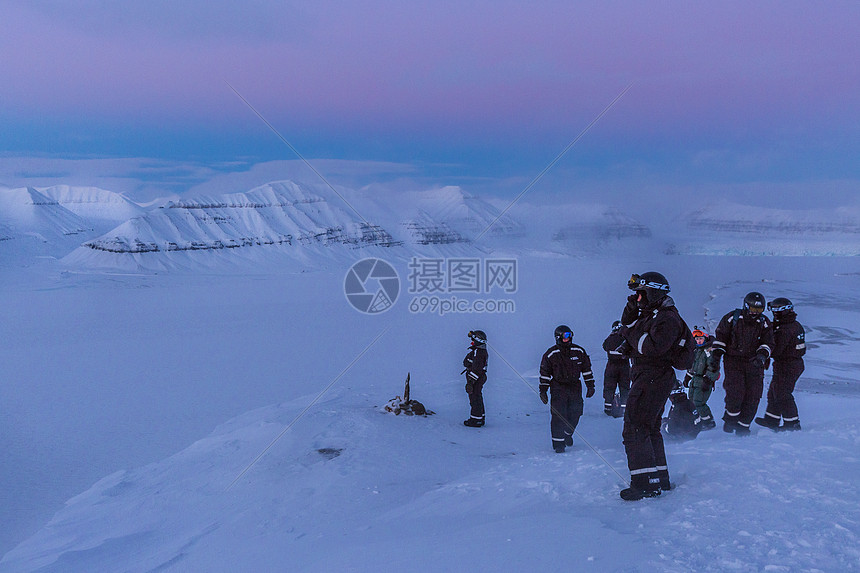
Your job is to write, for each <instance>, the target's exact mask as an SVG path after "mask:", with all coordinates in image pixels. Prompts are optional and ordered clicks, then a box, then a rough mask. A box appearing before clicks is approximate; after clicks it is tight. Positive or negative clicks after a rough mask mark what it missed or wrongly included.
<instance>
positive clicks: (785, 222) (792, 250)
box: [668, 202, 860, 256]
mask: <svg viewBox="0 0 860 573" xmlns="http://www.w3.org/2000/svg"><path fill="white" fill-rule="evenodd" d="M675 228H679V229H683V230H684V233H683V235H679V234H677V233H676V234H675V236H674V237H672V236H671V235H670V246H669V248H668V252H669V253H675V254H695V255H706V254H726V255H781V256H832V255H840V256H855V255H860V209H857V208H850V207H840V208H837V209H833V210H804V211H791V210H787V209H770V208H763V207H750V206H748V205H739V204H735V203H727V202H726V203H719V204H717V205H712V206H708V207H705V208H704V209H699V210H697V211H694V212H691V213H689V214H687V215H686V216H684V217H683V218H682V220H681V221H680V222H679V224H678V225H676V226H675Z"/></svg>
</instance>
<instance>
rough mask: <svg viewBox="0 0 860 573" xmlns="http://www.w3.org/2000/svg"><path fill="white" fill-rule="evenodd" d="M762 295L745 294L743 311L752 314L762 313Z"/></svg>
mask: <svg viewBox="0 0 860 573" xmlns="http://www.w3.org/2000/svg"><path fill="white" fill-rule="evenodd" d="M764 302H765V301H764V295H763V294H761V293H760V292H751V293H747V295H746V296H745V297H744V310H745V311H747V312H750V313H752V314H761V313H763V312H764Z"/></svg>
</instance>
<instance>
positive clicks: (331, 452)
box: [317, 448, 343, 460]
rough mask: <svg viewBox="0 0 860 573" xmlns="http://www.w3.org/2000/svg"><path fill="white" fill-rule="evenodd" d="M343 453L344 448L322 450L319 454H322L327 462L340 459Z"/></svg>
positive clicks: (319, 450)
mask: <svg viewBox="0 0 860 573" xmlns="http://www.w3.org/2000/svg"><path fill="white" fill-rule="evenodd" d="M342 451H343V448H320V449H318V450H317V453H319V454H321V455H322V456H323V457H324V458H325V459H327V460H333V459H334V458H336V457H338V456H339V455H340V453H341V452H342Z"/></svg>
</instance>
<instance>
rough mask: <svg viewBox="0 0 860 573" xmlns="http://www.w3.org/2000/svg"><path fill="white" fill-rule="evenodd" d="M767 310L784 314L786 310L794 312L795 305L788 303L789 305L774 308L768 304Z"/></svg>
mask: <svg viewBox="0 0 860 573" xmlns="http://www.w3.org/2000/svg"><path fill="white" fill-rule="evenodd" d="M767 309H768V310H769V311H771V312H783V311H786V310H793V309H794V305H793V304H791V303H788V304H783V305H780V306H774V305H772V304H771V303H767Z"/></svg>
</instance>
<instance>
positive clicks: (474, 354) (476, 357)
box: [463, 346, 488, 382]
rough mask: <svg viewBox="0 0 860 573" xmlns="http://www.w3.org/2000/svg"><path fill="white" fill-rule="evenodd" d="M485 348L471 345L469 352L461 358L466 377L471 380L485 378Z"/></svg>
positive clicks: (486, 356) (475, 380)
mask: <svg viewBox="0 0 860 573" xmlns="http://www.w3.org/2000/svg"><path fill="white" fill-rule="evenodd" d="M487 358H488V354H487V349H486V348H484V347H483V346H473V347H472V348H470V349H469V353H468V354H467V355H466V357H465V358H463V366H465V367H466V378H468V379H469V380H470V381H472V382H477V381H478V380H480V379H482V378H483V379H484V380H486V379H487Z"/></svg>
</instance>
